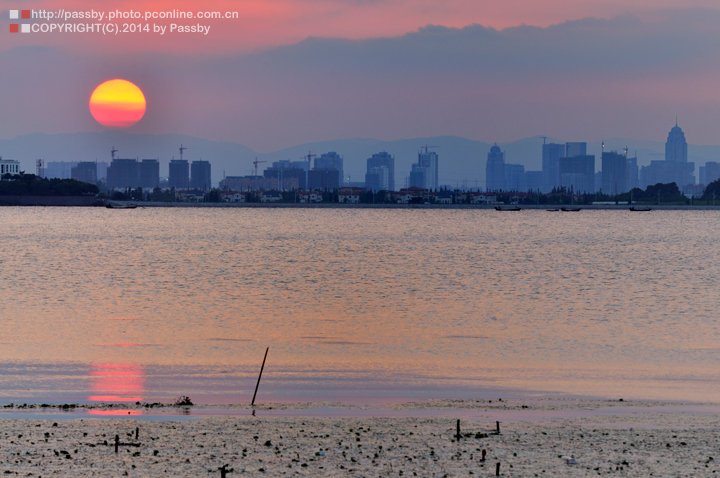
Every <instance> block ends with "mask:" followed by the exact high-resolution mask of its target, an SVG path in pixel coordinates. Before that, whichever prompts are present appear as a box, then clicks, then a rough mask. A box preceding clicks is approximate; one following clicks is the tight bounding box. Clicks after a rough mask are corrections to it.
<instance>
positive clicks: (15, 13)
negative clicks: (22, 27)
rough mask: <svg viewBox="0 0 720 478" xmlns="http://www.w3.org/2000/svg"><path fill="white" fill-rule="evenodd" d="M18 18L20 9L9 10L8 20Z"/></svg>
mask: <svg viewBox="0 0 720 478" xmlns="http://www.w3.org/2000/svg"><path fill="white" fill-rule="evenodd" d="M18 18H20V10H10V20H17V19H18Z"/></svg>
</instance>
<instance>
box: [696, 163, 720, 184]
mask: <svg viewBox="0 0 720 478" xmlns="http://www.w3.org/2000/svg"><path fill="white" fill-rule="evenodd" d="M717 179H720V163H718V162H717V161H708V162H707V163H705V166H700V184H702V185H704V186H707V185H708V184H710V183H711V182H713V181H715V180H717Z"/></svg>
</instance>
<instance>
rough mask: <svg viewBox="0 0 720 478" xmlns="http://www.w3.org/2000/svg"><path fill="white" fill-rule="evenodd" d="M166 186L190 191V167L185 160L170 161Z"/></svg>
mask: <svg viewBox="0 0 720 478" xmlns="http://www.w3.org/2000/svg"><path fill="white" fill-rule="evenodd" d="M168 184H169V186H170V187H171V188H175V189H190V165H189V164H188V161H187V159H171V160H170V166H169V170H168Z"/></svg>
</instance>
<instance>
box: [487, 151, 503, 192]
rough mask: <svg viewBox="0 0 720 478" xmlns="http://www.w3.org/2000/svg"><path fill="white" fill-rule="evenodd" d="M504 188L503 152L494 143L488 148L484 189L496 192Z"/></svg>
mask: <svg viewBox="0 0 720 478" xmlns="http://www.w3.org/2000/svg"><path fill="white" fill-rule="evenodd" d="M504 189H505V153H504V152H503V151H502V150H501V149H500V147H499V146H498V145H497V143H496V144H494V145H493V147H492V148H490V152H489V153H488V155H487V163H486V164H485V190H486V191H489V192H497V191H502V190H504Z"/></svg>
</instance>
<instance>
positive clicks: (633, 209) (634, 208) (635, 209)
mask: <svg viewBox="0 0 720 478" xmlns="http://www.w3.org/2000/svg"><path fill="white" fill-rule="evenodd" d="M630 210H631V211H637V212H639V211H652V208H649V207H631V208H630Z"/></svg>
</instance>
